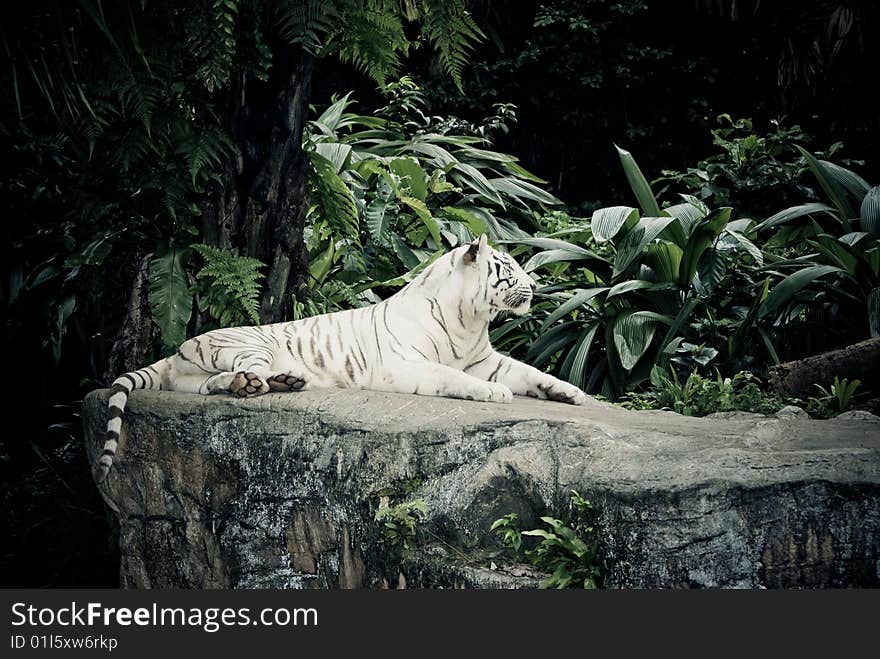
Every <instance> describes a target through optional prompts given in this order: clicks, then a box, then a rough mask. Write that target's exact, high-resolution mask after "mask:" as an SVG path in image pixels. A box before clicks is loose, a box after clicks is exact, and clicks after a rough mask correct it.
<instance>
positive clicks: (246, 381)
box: [229, 371, 269, 398]
mask: <svg viewBox="0 0 880 659" xmlns="http://www.w3.org/2000/svg"><path fill="white" fill-rule="evenodd" d="M229 391H230V393H231V394H232V395H233V396H238V397H239V398H248V397H250V396H259V395H260V394H264V393H266V392H267V391H269V383H268V382H266V381H265V380H264V379H263V378H261V377H260V376H259V375H257V374H256V373H251V372H250V371H247V372H245V371H239V372H238V373H236V374H235V377H234V378H232V382H231V383H230V385H229Z"/></svg>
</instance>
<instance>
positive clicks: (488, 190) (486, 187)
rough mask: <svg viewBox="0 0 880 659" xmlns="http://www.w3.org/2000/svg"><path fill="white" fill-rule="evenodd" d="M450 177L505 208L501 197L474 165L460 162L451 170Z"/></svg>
mask: <svg viewBox="0 0 880 659" xmlns="http://www.w3.org/2000/svg"><path fill="white" fill-rule="evenodd" d="M448 176H449V178H451V179H453V180H455V181H456V182H457V183H458V184H459V185H461V186H462V187H468V188H470V189H471V190H473V191H474V192H476V193H477V194H480V195H482V196H483V197H485V198H486V199H487V200H489V201H491V202H493V203H495V204H498V205H499V206H501V207H502V208H504V200H503V199H502V198H501V195H500V194H498V191H497V190H496V189H495V188H494V187H492V184H491V183H489V180H488V179H487V178H486V177H485V176H484V175H483V173H482V172H481V171H480V170H479V169H477V168H476V167H474V166H473V165H468V164H467V163H463V162H460V163H458V164H456V165H455V166H453V168H452V169H450V170H449V173H448Z"/></svg>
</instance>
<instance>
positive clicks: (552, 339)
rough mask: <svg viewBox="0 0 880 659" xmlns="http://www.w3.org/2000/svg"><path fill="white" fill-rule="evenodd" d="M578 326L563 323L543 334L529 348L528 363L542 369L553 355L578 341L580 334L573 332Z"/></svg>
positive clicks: (575, 323) (574, 323) (572, 323)
mask: <svg viewBox="0 0 880 659" xmlns="http://www.w3.org/2000/svg"><path fill="white" fill-rule="evenodd" d="M578 325H579V323H577V322H570V323H563V324H562V325H557V326H556V327H554V328H553V329H551V330H550V331H549V332H546V333H545V334H542V335H541V336H540V337H539V338H538V339H537V340H536V341H535V342H534V343H533V344H532V345H531V346H530V347H529V350H528V352H527V353H526V361H527V362H528V363H530V364H531V365H532V366H534V367H535V368H541V367H542V366H543V365H544V364H545V363H547V361H549V360H550V358H551V357H553V355H555V354H556V353H557V352H559V351H560V350H562V348H564V347H565V346H567V345H568V344H569V343H574V341H576V340H577V339H578V337H579V334H578V333H577V332H575V331H573V330H574V328H575V327H577V326H578Z"/></svg>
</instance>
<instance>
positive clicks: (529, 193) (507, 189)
mask: <svg viewBox="0 0 880 659" xmlns="http://www.w3.org/2000/svg"><path fill="white" fill-rule="evenodd" d="M489 184H490V185H491V186H492V188H493V189H494V190H495V191H496V192H498V193H503V194H505V195H507V196H508V197H513V198H514V199H516V200H517V201H520V204H521V205H522V206H523V207H524V208H528V207H529V206H528V204H526V203H525V202H523V201H522V200H523V199H525V200H527V201H533V202H535V203H537V204H541V205H542V206H561V205H562V202H561V201H559V199H557V198H556V197H554V196H553V195H552V194H550V193H549V192H545V191H544V190H542V189H541V188H539V187H537V186H536V185H533V184H531V183H529V182H528V181H521V180H518V179H515V178H493V179H490V180H489Z"/></svg>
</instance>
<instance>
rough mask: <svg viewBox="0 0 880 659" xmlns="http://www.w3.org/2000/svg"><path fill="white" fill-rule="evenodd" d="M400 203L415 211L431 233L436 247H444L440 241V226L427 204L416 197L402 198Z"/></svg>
mask: <svg viewBox="0 0 880 659" xmlns="http://www.w3.org/2000/svg"><path fill="white" fill-rule="evenodd" d="M400 201H401V202H403V203H404V204H406V205H407V206H409V207H410V208H412V209H413V210H414V211H415V213H416V215H418V217H419V219H420V220H421V221H422V223H423V224H424V225H425V227H426V228H427V229H428V231H429V232H430V233H431V237H432V238H433V239H434V245H435V247H436V248H437V249H440V248H441V247H442V246H443V243H442V242H441V240H440V226H439V225H438V224H437V220H435V219H434V217H433V216H432V215H431V211H429V210H428V207H427V206H426V205H425V202H423V201H421V200H420V199H416V198H415V197H401V198H400Z"/></svg>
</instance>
